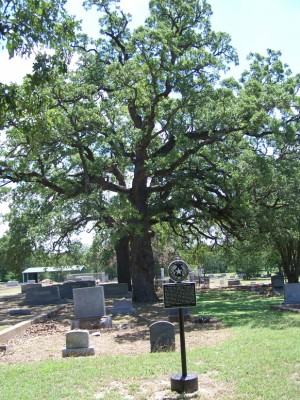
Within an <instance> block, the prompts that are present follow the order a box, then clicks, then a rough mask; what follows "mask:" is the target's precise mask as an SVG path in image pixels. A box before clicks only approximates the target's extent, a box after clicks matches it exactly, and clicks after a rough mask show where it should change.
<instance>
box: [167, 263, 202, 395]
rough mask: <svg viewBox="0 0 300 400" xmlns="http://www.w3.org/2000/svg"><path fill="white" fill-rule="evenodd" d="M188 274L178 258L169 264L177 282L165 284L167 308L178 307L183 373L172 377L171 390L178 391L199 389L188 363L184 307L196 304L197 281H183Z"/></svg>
mask: <svg viewBox="0 0 300 400" xmlns="http://www.w3.org/2000/svg"><path fill="white" fill-rule="evenodd" d="M188 274H189V269H188V266H187V265H186V263H185V262H183V261H182V260H180V259H179V258H177V259H176V260H175V261H173V262H172V263H171V264H170V265H169V276H170V278H171V279H172V280H173V281H174V282H176V283H168V284H164V285H163V290H164V306H165V308H178V316H179V331H180V350H181V371H182V373H181V374H175V375H172V377H171V390H173V391H176V392H178V393H183V392H186V393H192V392H195V391H197V390H198V377H197V375H196V374H188V373H187V365H186V350H185V337H184V336H185V334H184V311H183V307H190V306H195V305H196V292H195V282H183V281H184V280H185V279H186V278H187V276H188Z"/></svg>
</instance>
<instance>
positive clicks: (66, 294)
mask: <svg viewBox="0 0 300 400" xmlns="http://www.w3.org/2000/svg"><path fill="white" fill-rule="evenodd" d="M94 286H96V282H95V280H87V281H79V280H77V281H65V282H63V283H62V284H61V285H59V286H58V288H59V293H60V297H61V298H62V299H73V289H82V288H87V287H94Z"/></svg>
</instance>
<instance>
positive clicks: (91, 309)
mask: <svg viewBox="0 0 300 400" xmlns="http://www.w3.org/2000/svg"><path fill="white" fill-rule="evenodd" d="M73 298H74V318H73V320H72V324H71V329H99V328H111V327H112V321H111V318H110V317H108V316H106V310H105V299H104V291H103V287H102V286H94V287H88V288H80V289H73Z"/></svg>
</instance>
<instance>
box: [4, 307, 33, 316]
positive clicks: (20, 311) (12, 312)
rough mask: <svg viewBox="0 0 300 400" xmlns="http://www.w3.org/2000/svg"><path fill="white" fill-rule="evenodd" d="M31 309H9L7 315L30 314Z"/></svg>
mask: <svg viewBox="0 0 300 400" xmlns="http://www.w3.org/2000/svg"><path fill="white" fill-rule="evenodd" d="M30 314H31V310H29V309H28V308H16V309H14V310H9V315H30Z"/></svg>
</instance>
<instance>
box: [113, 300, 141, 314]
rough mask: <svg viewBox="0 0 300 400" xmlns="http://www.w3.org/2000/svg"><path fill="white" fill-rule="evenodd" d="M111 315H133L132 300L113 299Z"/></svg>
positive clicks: (134, 312)
mask: <svg viewBox="0 0 300 400" xmlns="http://www.w3.org/2000/svg"><path fill="white" fill-rule="evenodd" d="M111 313H112V315H117V314H130V315H135V314H136V309H135V308H133V307H132V299H115V300H114V301H113V308H112V310H111Z"/></svg>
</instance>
